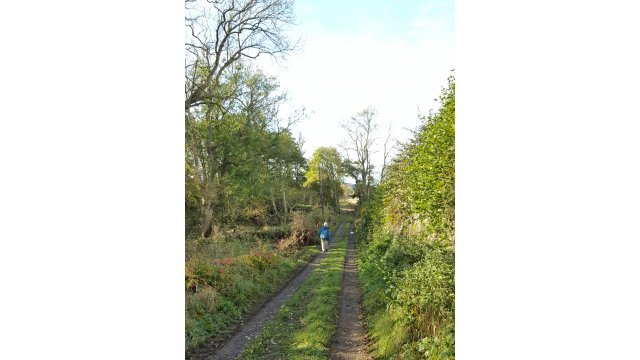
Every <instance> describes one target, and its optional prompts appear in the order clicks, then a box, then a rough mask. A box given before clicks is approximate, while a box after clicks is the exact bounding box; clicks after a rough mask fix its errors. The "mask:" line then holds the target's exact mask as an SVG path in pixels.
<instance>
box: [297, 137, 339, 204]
mask: <svg viewBox="0 0 640 360" xmlns="http://www.w3.org/2000/svg"><path fill="white" fill-rule="evenodd" d="M343 176H344V172H343V167H342V157H341V156H340V153H338V150H337V149H336V148H334V147H320V148H318V149H316V151H315V152H314V153H313V155H312V156H311V160H309V168H308V170H307V171H306V172H305V177H306V181H305V183H304V186H306V187H307V188H311V189H313V190H314V191H316V192H317V194H318V202H319V203H320V206H321V207H322V211H323V216H324V205H325V204H327V205H329V206H330V207H331V208H333V209H334V210H335V211H338V212H339V211H340V196H341V195H342V194H343V189H342V186H341V185H342V177H343Z"/></svg>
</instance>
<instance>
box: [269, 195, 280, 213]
mask: <svg viewBox="0 0 640 360" xmlns="http://www.w3.org/2000/svg"><path fill="white" fill-rule="evenodd" d="M269 194H270V195H271V205H272V206H273V212H274V213H275V214H276V217H277V218H278V219H279V218H280V215H279V214H278V206H277V205H276V198H275V196H274V195H273V188H272V187H270V188H269Z"/></svg>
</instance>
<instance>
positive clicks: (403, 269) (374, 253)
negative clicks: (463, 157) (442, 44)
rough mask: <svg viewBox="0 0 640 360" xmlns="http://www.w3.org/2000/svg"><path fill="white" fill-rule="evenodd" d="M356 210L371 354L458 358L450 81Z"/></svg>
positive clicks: (389, 356)
mask: <svg viewBox="0 0 640 360" xmlns="http://www.w3.org/2000/svg"><path fill="white" fill-rule="evenodd" d="M440 103H441V104H440V105H441V106H440V109H439V111H438V112H437V113H433V112H432V113H430V114H429V115H428V116H427V117H422V118H423V120H424V123H423V124H422V126H421V127H420V129H419V130H418V131H417V132H416V133H415V137H414V139H413V140H412V141H410V142H409V143H408V144H406V145H405V146H404V147H403V149H402V151H401V152H400V154H399V155H398V156H397V158H396V159H394V161H393V162H392V163H391V164H390V166H389V168H388V170H387V171H386V173H385V178H384V179H383V180H382V182H381V183H380V185H379V186H378V187H377V188H376V190H375V191H374V192H373V194H372V196H371V198H370V199H369V200H368V201H367V202H366V203H364V204H363V205H362V206H361V207H360V209H359V214H358V215H359V216H358V221H357V223H356V227H357V234H358V243H359V276H360V279H361V283H362V287H363V304H364V307H365V311H366V313H367V327H368V329H369V333H370V335H371V338H372V340H373V344H372V345H373V346H372V350H373V355H374V356H375V357H376V358H380V359H396V358H402V359H405V358H406V359H419V358H424V359H453V358H454V356H455V352H454V347H455V325H454V312H455V284H454V269H455V252H454V248H455V242H454V233H455V219H454V210H455V193H454V184H455V152H454V146H455V83H454V79H453V77H451V78H450V79H449V84H448V87H447V88H445V89H443V92H442V96H441V97H440Z"/></svg>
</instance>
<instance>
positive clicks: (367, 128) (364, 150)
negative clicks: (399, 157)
mask: <svg viewBox="0 0 640 360" xmlns="http://www.w3.org/2000/svg"><path fill="white" fill-rule="evenodd" d="M375 116H376V111H375V109H374V108H372V107H368V108H366V109H364V110H362V111H361V112H359V113H357V114H356V115H355V116H353V117H351V119H350V120H347V121H343V122H342V123H341V124H340V127H341V128H343V129H344V130H345V133H346V135H347V138H346V140H344V141H343V142H342V143H341V147H342V149H343V150H344V151H345V153H346V157H347V159H348V160H349V164H351V165H352V166H353V167H354V168H355V170H356V171H355V175H356V176H355V177H354V179H355V181H356V194H357V196H358V201H359V202H360V203H362V202H363V201H365V200H366V199H368V198H369V196H370V194H371V186H372V183H373V176H372V174H373V164H371V154H372V147H373V145H374V143H375V138H374V132H375V131H376V129H377V128H378V124H377V123H376V122H375Z"/></svg>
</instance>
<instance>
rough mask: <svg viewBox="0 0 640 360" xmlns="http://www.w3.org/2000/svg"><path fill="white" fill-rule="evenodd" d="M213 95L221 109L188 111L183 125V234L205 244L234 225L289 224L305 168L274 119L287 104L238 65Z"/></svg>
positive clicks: (259, 76) (269, 82)
mask: <svg viewBox="0 0 640 360" xmlns="http://www.w3.org/2000/svg"><path fill="white" fill-rule="evenodd" d="M216 89H217V91H218V92H220V93H221V94H220V95H219V98H220V101H219V102H213V103H205V104H202V105H200V106H199V107H196V108H194V109H192V110H191V111H190V113H189V114H188V115H187V121H186V124H185V145H186V159H185V160H186V161H185V174H186V183H185V204H186V205H185V206H186V208H185V209H186V212H185V215H186V223H187V227H188V228H194V227H200V231H199V232H200V234H201V235H206V236H209V235H210V234H211V233H212V232H213V227H218V228H223V227H228V226H230V225H233V224H236V223H238V222H252V223H255V224H259V225H265V224H266V223H286V222H287V220H288V211H289V209H290V207H291V205H290V204H291V203H295V202H297V201H299V198H300V197H301V195H302V194H301V192H300V189H301V187H302V181H303V177H302V172H303V169H304V167H305V165H306V161H305V159H304V157H303V156H302V153H301V150H300V147H299V144H298V143H297V142H296V141H295V139H294V138H293V137H292V135H291V133H290V132H289V130H288V128H287V126H286V125H287V124H285V126H281V120H280V119H279V117H278V116H279V115H278V108H279V106H280V105H281V104H282V103H283V102H284V101H285V100H286V96H285V95H284V93H283V92H282V91H281V90H280V86H279V83H278V82H277V81H276V79H274V78H272V77H268V76H266V75H264V74H263V73H261V72H260V71H255V70H252V69H251V68H249V67H248V66H246V65H243V64H241V63H239V64H237V65H236V66H235V71H234V72H233V74H232V75H230V76H228V77H225V78H224V79H223V80H222V81H221V83H220V84H219V85H218V86H217V87H216ZM256 210H257V211H256Z"/></svg>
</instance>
